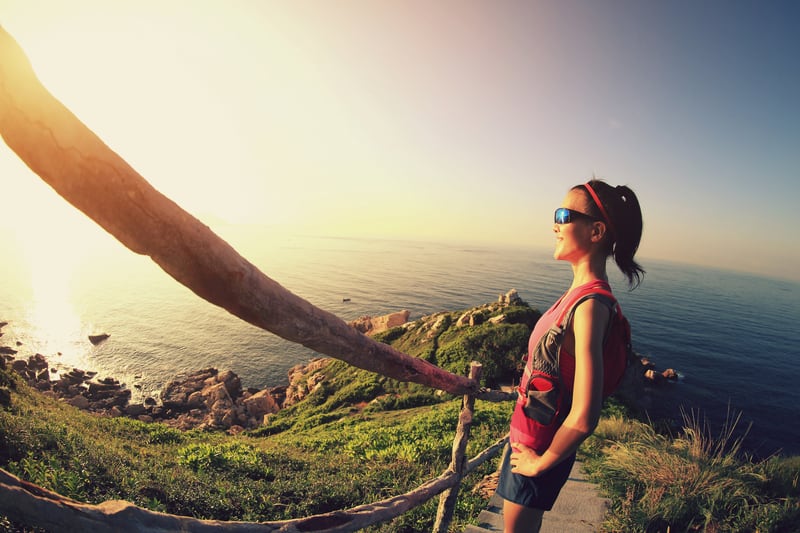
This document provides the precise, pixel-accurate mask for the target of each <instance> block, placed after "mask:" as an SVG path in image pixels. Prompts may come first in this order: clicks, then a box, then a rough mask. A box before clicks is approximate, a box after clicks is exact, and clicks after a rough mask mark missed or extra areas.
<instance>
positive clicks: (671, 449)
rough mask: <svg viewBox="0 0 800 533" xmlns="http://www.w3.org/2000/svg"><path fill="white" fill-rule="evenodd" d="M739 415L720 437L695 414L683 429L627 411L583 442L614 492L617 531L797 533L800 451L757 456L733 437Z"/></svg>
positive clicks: (612, 524)
mask: <svg viewBox="0 0 800 533" xmlns="http://www.w3.org/2000/svg"><path fill="white" fill-rule="evenodd" d="M737 421H738V420H733V421H732V422H731V423H730V424H729V426H728V427H727V429H724V430H723V431H722V434H721V435H719V436H716V437H714V436H712V435H711V434H710V432H709V431H708V428H707V426H705V425H704V424H703V423H702V422H701V421H700V419H699V416H698V415H697V414H696V413H695V414H694V415H693V416H685V419H684V428H683V431H682V432H681V434H680V435H677V436H675V437H670V436H668V435H663V434H659V433H658V432H656V430H655V429H654V428H653V425H652V424H647V423H644V422H640V421H637V420H631V419H628V418H626V417H624V416H621V415H620V414H619V413H617V414H614V415H609V416H605V417H604V418H603V419H602V420H601V422H600V424H599V426H598V428H597V430H596V431H595V433H594V435H593V436H592V437H590V438H589V440H588V441H587V442H586V443H585V444H584V445H583V447H582V452H581V453H582V454H583V456H584V457H583V460H584V462H585V465H586V467H587V470H589V471H590V473H591V476H592V478H593V479H594V480H595V481H597V482H598V483H599V484H600V486H601V487H602V488H603V489H605V490H606V491H607V493H608V494H609V495H610V496H611V498H612V502H613V503H612V509H611V512H610V513H609V516H608V519H607V520H606V522H605V524H604V530H605V531H614V532H626V533H627V532H630V533H637V532H642V533H644V532H667V531H705V532H732V533H733V532H741V533H745V532H760V533H766V532H774V533H778V532H785V533H790V532H796V531H798V528H799V527H800V457H778V456H776V457H771V458H769V459H767V460H765V461H754V460H752V458H750V457H748V456H747V455H746V454H743V453H742V451H741V440H740V439H735V438H733V436H732V435H733V429H734V428H735V426H736V422H737Z"/></svg>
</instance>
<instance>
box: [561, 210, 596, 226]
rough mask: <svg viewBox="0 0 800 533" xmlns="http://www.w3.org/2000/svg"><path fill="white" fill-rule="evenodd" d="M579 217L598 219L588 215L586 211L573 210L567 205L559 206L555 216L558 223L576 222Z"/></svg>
mask: <svg viewBox="0 0 800 533" xmlns="http://www.w3.org/2000/svg"><path fill="white" fill-rule="evenodd" d="M579 218H586V219H588V220H597V218H596V217H593V216H591V215H587V214H586V213H581V212H580V211H573V210H572V209H567V208H566V207H559V208H558V209H556V213H555V216H554V217H553V219H554V220H555V223H556V224H569V223H570V222H574V221H575V220H576V219H579Z"/></svg>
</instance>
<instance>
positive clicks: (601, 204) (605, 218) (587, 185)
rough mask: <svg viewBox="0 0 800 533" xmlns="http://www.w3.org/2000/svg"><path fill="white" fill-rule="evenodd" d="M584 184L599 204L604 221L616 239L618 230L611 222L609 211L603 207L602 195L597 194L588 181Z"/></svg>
mask: <svg viewBox="0 0 800 533" xmlns="http://www.w3.org/2000/svg"><path fill="white" fill-rule="evenodd" d="M583 186H584V187H586V190H587V191H589V194H590V195H591V197H592V200H594V203H595V204H597V207H598V208H599V209H600V214H601V215H603V222H605V223H606V225H607V226H608V230H609V232H611V236H612V237H613V238H614V240H616V238H617V231H616V229H615V228H614V224H612V223H611V218H609V216H608V213H607V212H606V208H605V207H603V202H601V201H600V197H599V196H597V193H596V192H594V189H592V186H591V185H589V183H588V182H587V183H584V184H583Z"/></svg>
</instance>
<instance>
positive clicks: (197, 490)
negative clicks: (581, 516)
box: [0, 305, 800, 532]
mask: <svg viewBox="0 0 800 533" xmlns="http://www.w3.org/2000/svg"><path fill="white" fill-rule="evenodd" d="M473 311H475V313H474V318H473V320H472V322H473V325H472V326H469V327H467V326H464V325H463V322H464V321H463V320H462V318H463V317H464V312H459V313H441V314H439V315H436V316H434V317H432V318H431V319H430V320H428V321H424V322H423V321H418V322H417V323H415V325H414V327H412V328H410V329H408V330H405V329H404V328H394V329H392V330H389V331H387V332H385V333H383V334H381V335H380V339H381V340H382V341H383V342H387V343H390V344H393V345H394V346H395V347H397V348H398V349H400V350H402V351H404V352H406V353H409V354H411V355H415V356H417V357H424V358H426V359H427V360H430V361H432V362H434V363H436V364H438V365H441V366H443V367H445V368H448V369H450V370H452V371H454V372H458V373H461V374H464V373H465V372H466V369H467V366H468V364H469V362H470V361H472V360H476V359H477V360H479V361H481V362H482V363H483V365H484V377H485V383H486V384H487V385H490V386H495V385H496V384H497V383H502V382H509V381H511V380H512V379H513V378H514V377H516V376H517V373H518V371H519V368H518V366H517V365H518V364H519V361H520V359H521V356H522V354H523V353H524V352H525V348H526V344H527V337H528V335H529V332H530V328H531V326H532V325H533V323H534V322H535V320H536V319H538V316H539V314H538V312H537V311H535V310H533V309H531V308H529V307H528V306H527V305H519V306H514V307H512V308H505V310H503V311H500V310H498V309H495V308H491V307H482V308H478V309H477V310H473ZM500 314H503V315H504V317H503V319H502V320H501V319H495V317H498V316H499V315H500ZM491 319H495V320H491ZM459 322H461V324H462V325H459ZM323 373H324V375H325V380H324V381H323V382H322V383H321V384H319V385H318V386H317V387H316V388H315V389H314V391H313V392H312V393H311V394H310V395H309V396H307V397H306V399H305V400H303V401H301V402H299V403H297V404H295V405H293V406H291V407H289V408H287V409H284V410H282V411H281V412H279V413H277V414H276V415H274V416H272V417H271V418H270V419H269V421H268V422H267V423H266V424H265V425H264V426H262V427H261V428H259V429H258V430H255V431H250V432H245V433H242V434H239V435H237V436H231V435H227V434H224V433H215V432H202V431H188V432H181V431H178V430H174V429H171V428H169V427H167V426H164V425H162V424H147V423H142V422H139V421H135V420H130V419H125V418H99V417H96V416H93V415H90V414H87V413H84V412H82V411H79V410H77V409H75V408H72V407H70V406H68V405H66V404H64V403H61V402H57V401H54V400H51V399H49V398H46V397H44V396H42V395H40V394H39V393H37V392H35V391H32V390H31V389H29V388H28V387H27V386H26V385H25V384H24V383H23V382H22V381H21V380H20V379H19V378H18V377H17V376H16V375H13V374H11V373H10V372H9V371H5V370H0V400H1V401H0V467H2V468H4V469H6V470H8V471H10V472H12V473H13V474H15V475H17V476H19V477H21V478H23V479H26V480H29V481H32V482H34V483H36V484H38V485H41V486H43V487H46V488H48V489H51V490H54V491H56V492H59V493H61V494H63V495H65V496H68V497H71V498H75V499H78V500H81V501H86V502H93V503H98V502H101V501H105V500H108V499H125V500H128V501H131V502H133V503H135V504H136V505H139V506H142V507H146V508H149V509H153V510H157V511H162V512H167V513H172V514H180V515H191V516H195V517H199V518H213V519H220V520H248V521H266V520H284V519H290V518H299V517H304V516H308V515H313V514H318V513H324V512H328V511H333V510H336V509H345V508H349V507H352V506H356V505H361V504H366V503H371V502H375V501H378V500H382V499H385V498H387V497H391V496H394V495H399V494H402V493H404V492H407V491H410V490H412V489H414V488H416V487H418V486H419V485H421V484H422V483H424V482H426V481H429V480H430V479H432V478H435V477H437V476H439V475H440V474H441V473H442V472H443V471H444V470H445V468H446V467H447V465H448V464H449V461H450V454H451V447H452V442H453V437H454V432H455V427H456V423H457V419H458V411H459V408H460V398H453V397H452V396H450V395H447V394H442V393H437V392H436V391H431V390H429V389H427V388H425V387H422V386H420V385H416V384H409V383H401V382H397V381H396V380H392V379H389V378H386V377H383V376H379V375H375V374H372V373H370V372H366V371H363V370H360V369H356V368H353V367H350V366H348V365H346V364H344V363H342V362H340V361H334V362H332V363H331V364H329V365H328V366H327V367H325V368H324V370H323ZM511 408H512V406H511V405H510V404H493V403H489V402H482V401H478V402H477V403H476V413H475V419H474V421H473V425H472V435H471V438H470V441H469V448H468V453H467V454H468V456H470V457H472V456H474V455H475V454H476V453H477V452H479V451H480V450H483V449H484V448H486V447H487V446H489V445H490V444H492V443H494V442H495V441H496V440H497V439H498V438H500V437H502V436H503V435H504V434H505V433H506V431H507V427H508V420H509V416H510V412H511ZM686 426H687V428H688V429H687V431H685V432H684V434H682V435H679V436H677V437H674V438H672V437H668V436H665V435H663V434H661V433H659V432H657V431H656V430H655V429H653V426H652V425H649V424H645V423H642V422H639V421H637V420H635V419H633V418H631V417H630V416H629V415H627V414H626V409H625V408H624V407H623V406H621V405H619V404H617V403H615V402H610V403H609V405H608V406H607V407H606V409H605V411H604V417H603V420H602V422H601V424H600V426H599V428H598V430H597V432H596V433H595V435H594V436H593V437H591V438H590V439H589V440H588V441H587V443H586V444H585V445H584V446H583V451H582V454H583V455H584V457H583V459H584V461H585V462H586V464H587V467H588V469H589V470H590V472H591V474H592V475H593V476H594V477H595V478H596V480H597V481H598V482H599V483H600V484H601V485H602V486H603V487H604V488H605V489H606V490H607V491H608V492H609V494H610V496H611V498H612V500H613V505H612V513H611V515H610V516H609V519H608V521H607V522H606V524H605V526H606V528H607V530H608V531H625V532H636V531H641V532H651V531H652V532H656V531H658V532H661V531H667V527H669V528H670V531H709V532H714V531H742V532H745V531H759V532H768V531H770V532H782V531H794V530H796V529H793V528H796V524H797V523H800V507H799V506H798V501H800V500H799V497H800V488H799V487H798V484H799V482H798V480H799V479H800V458H797V457H791V458H778V457H775V458H771V459H769V460H767V461H762V462H755V461H751V460H750V459H748V458H747V457H746V456H742V454H741V453H740V450H739V449H738V443H737V442H736V441H733V442H731V440H730V439H729V438H728V439H726V438H725V437H724V436H723V438H721V439H718V440H714V439H710V438H709V436H708V435H707V432H705V431H701V429H702V428H701V425H700V424H699V423H697V422H696V421H692V420H690V421H688V423H687V424H686ZM496 466H497V460H495V461H492V462H489V463H487V464H485V465H484V466H483V467H482V468H481V469H479V471H478V472H476V473H474V474H472V475H470V476H469V477H467V478H466V479H465V481H464V485H463V486H462V490H461V492H460V497H459V504H458V507H457V509H456V519H455V521H454V523H453V524H452V526H451V531H461V530H463V528H464V526H465V525H466V524H467V523H468V522H469V521H474V520H475V518H476V517H477V515H478V512H479V511H480V510H481V509H482V508H484V507H485V506H486V502H485V501H484V500H483V499H482V498H481V497H480V496H479V495H478V494H473V492H472V490H471V489H472V487H473V486H474V485H475V484H476V483H477V482H478V481H479V480H480V479H481V478H482V477H483V476H484V475H486V474H488V473H491V472H492V471H494V469H495V468H496ZM436 505H437V499H436V498H434V499H433V500H431V501H430V502H428V503H427V504H425V505H423V506H421V507H419V508H417V509H415V510H413V511H412V512H409V513H407V514H405V515H403V516H402V517H400V518H398V519H397V520H395V521H393V522H391V523H387V524H382V525H379V526H376V527H374V528H372V531H378V532H390V531H391V532H412V531H413V532H416V531H429V530H430V529H431V527H432V523H433V518H434V516H435V511H436ZM17 530H18V529H16V526H14V525H12V524H10V523H9V522H8V521H7V520H4V519H3V518H2V517H0V531H17Z"/></svg>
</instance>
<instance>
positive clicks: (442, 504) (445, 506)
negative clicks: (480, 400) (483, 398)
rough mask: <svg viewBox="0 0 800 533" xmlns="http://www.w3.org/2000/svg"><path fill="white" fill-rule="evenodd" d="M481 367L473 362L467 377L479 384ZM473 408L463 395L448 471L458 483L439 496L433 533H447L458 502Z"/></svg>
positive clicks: (468, 397)
mask: <svg viewBox="0 0 800 533" xmlns="http://www.w3.org/2000/svg"><path fill="white" fill-rule="evenodd" d="M482 373H483V366H482V365H481V364H480V363H477V362H475V361H473V362H472V363H471V364H470V366H469V377H470V379H473V380H475V381H476V382H478V383H480V379H481V374H482ZM474 408H475V396H474V395H471V394H466V395H464V400H463V402H462V405H461V413H460V414H459V415H458V427H457V428H456V437H455V439H454V440H453V458H452V459H451V461H450V467H449V468H448V470H452V471H453V472H455V473H456V475H457V476H458V483H456V484H455V486H453V488H450V489H447V490H446V491H444V492H442V494H441V495H440V496H439V507H438V509H437V510H436V521H435V522H434V525H433V533H447V528H448V527H450V522H451V521H452V519H453V513H454V511H455V508H456V501H457V500H458V490H459V488H460V487H461V477H462V476H463V475H464V466H465V462H466V451H467V441H468V440H469V432H470V428H471V427H472V414H473V412H474Z"/></svg>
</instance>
